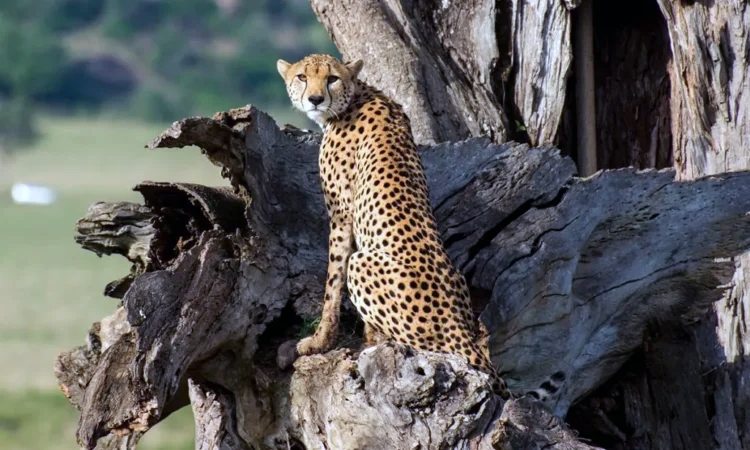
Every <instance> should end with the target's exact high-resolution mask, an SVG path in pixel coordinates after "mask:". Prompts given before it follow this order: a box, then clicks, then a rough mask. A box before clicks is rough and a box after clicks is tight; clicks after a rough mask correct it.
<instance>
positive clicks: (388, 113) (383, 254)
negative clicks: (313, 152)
mask: <svg viewBox="0 0 750 450" xmlns="http://www.w3.org/2000/svg"><path fill="white" fill-rule="evenodd" d="M361 68H362V62H361V61H357V62H353V63H347V64H343V63H341V62H339V61H338V60H337V59H335V58H333V57H331V56H328V55H310V56H308V57H306V58H304V59H303V60H301V61H299V62H297V63H295V64H290V63H287V62H285V61H283V60H280V61H279V63H278V69H279V73H280V74H281V75H282V77H283V78H284V80H285V82H286V86H287V91H288V93H289V97H290V98H291V100H292V103H293V105H294V106H295V107H296V108H298V109H300V110H302V111H303V112H305V113H306V114H307V115H308V117H310V118H311V119H313V120H315V121H316V122H318V123H319V124H320V125H321V127H323V130H324V135H323V142H322V144H321V149H320V159H319V163H320V177H321V181H322V185H323V191H324V193H325V200H326V207H327V209H328V214H329V217H330V238H329V243H328V245H329V262H328V277H327V283H326V291H325V301H324V305H323V316H322V318H321V321H320V324H319V326H318V329H317V331H316V332H315V334H314V335H313V336H310V337H308V338H305V339H303V340H302V341H300V342H299V344H298V346H297V351H298V353H299V354H302V355H308V354H312V353H321V352H325V351H327V350H330V349H331V348H332V347H333V346H334V345H335V341H336V331H337V326H338V320H339V309H340V305H341V298H342V289H343V287H344V280H346V285H347V286H346V287H347V288H348V291H349V296H350V298H351V300H352V303H353V304H354V305H355V307H356V308H357V311H358V312H359V314H360V315H361V317H362V319H363V320H364V321H365V323H366V328H365V331H366V333H365V334H366V342H367V343H369V344H372V343H374V342H375V341H376V340H377V337H378V336H385V337H389V338H392V339H394V340H396V341H398V342H401V343H403V344H406V345H409V346H412V347H415V348H418V349H422V350H429V351H436V352H446V353H458V354H462V355H464V356H466V357H467V358H468V360H469V363H470V364H471V365H472V366H474V367H475V368H477V369H479V370H482V371H485V372H487V373H489V374H490V375H491V376H492V378H493V382H494V383H493V384H494V389H495V390H496V391H497V392H498V393H500V394H501V395H502V396H503V397H508V392H507V390H506V388H505V383H504V382H503V380H502V379H501V378H500V377H499V376H498V375H497V374H496V372H495V370H494V368H493V367H492V364H491V362H490V358H489V351H488V347H487V335H486V330H484V327H483V326H481V325H480V322H479V321H477V320H476V319H475V318H474V315H473V312H472V309H471V304H470V300H469V290H468V288H467V285H466V281H465V280H464V277H463V276H462V275H461V273H459V272H458V270H456V268H455V267H454V265H453V263H452V262H451V260H450V258H449V256H448V254H447V252H446V251H445V248H444V246H443V244H442V241H441V239H440V237H439V235H438V231H437V226H436V223H435V218H434V216H433V212H432V208H431V206H430V202H429V193H428V189H427V183H426V181H425V175H424V170H423V168H422V162H421V159H420V156H419V153H418V152H417V148H416V145H415V144H414V139H413V137H412V132H411V125H410V123H409V118H408V117H407V116H406V114H404V112H403V109H402V107H401V106H400V105H399V104H397V103H395V102H394V101H392V100H390V99H389V98H387V97H386V96H385V95H384V94H383V93H382V92H381V91H379V90H377V89H375V88H373V87H371V86H369V85H367V84H365V83H364V82H362V81H360V80H358V79H357V75H358V73H359V71H360V69H361ZM320 97H322V98H320ZM311 99H312V101H311Z"/></svg>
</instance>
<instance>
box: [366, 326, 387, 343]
mask: <svg viewBox="0 0 750 450" xmlns="http://www.w3.org/2000/svg"><path fill="white" fill-rule="evenodd" d="M386 339H387V337H386V336H385V335H384V334H383V333H381V332H379V331H378V330H376V329H375V327H373V326H372V325H370V324H369V323H367V322H365V342H364V344H363V345H362V348H366V347H373V346H375V345H378V344H379V343H381V342H383V341H384V340H386Z"/></svg>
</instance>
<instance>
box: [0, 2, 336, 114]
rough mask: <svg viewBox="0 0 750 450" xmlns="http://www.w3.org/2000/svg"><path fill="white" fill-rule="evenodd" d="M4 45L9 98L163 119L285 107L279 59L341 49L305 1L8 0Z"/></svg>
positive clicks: (0, 92)
mask: <svg viewBox="0 0 750 450" xmlns="http://www.w3.org/2000/svg"><path fill="white" fill-rule="evenodd" d="M0 49H1V50H0V99H5V103H4V104H15V103H17V104H21V103H28V102H26V100H24V101H21V100H17V99H18V98H24V99H30V100H32V101H33V102H34V105H28V104H27V105H26V107H27V108H28V110H29V111H30V110H31V109H32V108H33V106H41V107H46V108H54V109H56V110H61V111H63V112H64V111H81V110H86V111H96V110H101V109H108V110H115V111H117V112H118V113H121V114H125V115H131V116H138V117H142V118H147V119H151V120H160V121H171V120H175V119H178V118H180V117H183V116H187V115H192V114H202V115H206V114H212V113H213V112H215V111H217V110H221V109H226V108H230V107H235V106H241V105H245V104H247V103H254V104H258V105H260V106H262V107H266V108H267V107H273V106H276V105H279V104H284V105H285V104H286V101H287V100H286V98H285V92H284V86H283V83H281V82H280V79H279V77H278V74H277V73H276V60H277V59H278V58H284V59H288V60H294V59H296V58H300V57H301V56H304V55H305V54H307V53H312V52H321V53H333V54H336V55H338V53H337V51H336V49H335V47H334V46H333V44H332V43H331V42H330V40H329V39H328V36H327V35H326V33H325V30H324V29H323V27H322V26H321V25H320V24H319V23H318V22H317V19H316V18H315V16H314V14H313V12H312V9H311V8H310V5H309V3H308V2H306V1H302V0H253V1H244V0H36V1H34V2H29V1H28V0H2V1H0ZM9 99H10V100H9ZM16 107H18V106H16ZM0 114H3V115H5V114H10V112H7V113H6V112H0ZM30 123H31V122H30Z"/></svg>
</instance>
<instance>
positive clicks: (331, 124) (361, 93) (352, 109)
mask: <svg viewBox="0 0 750 450" xmlns="http://www.w3.org/2000/svg"><path fill="white" fill-rule="evenodd" d="M376 98H380V99H381V100H388V98H387V97H386V96H385V94H384V93H383V92H382V91H381V90H379V89H377V88H375V87H373V86H370V85H369V84H367V83H365V82H364V81H361V80H356V81H355V86H354V94H353V95H352V99H351V100H350V101H349V104H348V106H347V107H346V108H345V109H344V110H343V111H342V112H341V113H339V114H338V117H331V118H329V119H328V120H327V121H326V122H325V124H324V125H323V129H324V130H326V129H328V128H335V127H336V126H338V125H341V124H343V123H345V122H346V121H345V120H342V119H344V118H346V117H351V116H354V115H356V112H357V110H358V109H359V108H361V107H362V105H363V104H364V103H367V102H368V101H371V100H374V99H376Z"/></svg>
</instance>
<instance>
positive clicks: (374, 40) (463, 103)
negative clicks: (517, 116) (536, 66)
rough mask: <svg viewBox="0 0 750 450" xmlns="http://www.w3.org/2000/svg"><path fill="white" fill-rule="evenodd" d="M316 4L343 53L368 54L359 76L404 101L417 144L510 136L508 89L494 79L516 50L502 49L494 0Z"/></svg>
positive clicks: (326, 0) (322, 0)
mask: <svg viewBox="0 0 750 450" xmlns="http://www.w3.org/2000/svg"><path fill="white" fill-rule="evenodd" d="M311 4H312V7H313V10H315V13H316V14H317V16H318V19H319V20H320V21H321V22H322V23H323V25H324V26H325V27H326V29H327V30H328V33H329V34H330V35H331V37H332V38H333V41H334V42H335V43H336V46H337V47H338V49H339V50H340V51H341V54H342V55H343V56H344V58H346V59H349V60H353V59H363V60H364V61H365V66H364V69H363V70H362V74H361V75H360V76H361V78H362V79H363V80H364V81H366V82H368V83H370V84H371V85H373V86H375V87H377V88H378V89H382V90H383V92H385V93H386V94H387V95H389V96H390V97H392V98H393V99H395V100H396V101H398V102H400V103H401V104H402V105H403V106H404V109H405V111H406V113H407V115H408V116H409V118H410V120H411V124H412V128H413V131H414V137H415V139H416V140H417V142H418V143H423V144H430V143H436V142H444V141H448V140H454V141H455V140H460V139H465V138H468V137H472V136H489V137H490V138H491V139H492V140H493V141H495V142H504V141H505V140H506V139H507V137H508V125H507V123H506V122H507V119H506V117H505V114H503V111H502V110H501V109H500V103H499V101H500V100H502V89H497V88H495V86H494V85H495V84H496V83H498V82H499V80H500V79H501V77H503V72H506V71H507V70H508V64H509V62H510V53H509V51H510V49H509V48H504V49H503V51H502V52H501V50H500V49H499V48H498V39H497V36H496V34H495V33H496V31H495V30H496V27H495V25H496V23H495V20H496V10H495V8H496V6H495V1H488V0H471V1H461V2H455V1H445V0H430V1H411V0H407V1H396V0H388V1H379V0H312V1H311ZM363 24H367V26H363ZM507 28H508V30H509V29H510V27H507ZM467 31H468V32H467ZM506 42H507V40H506ZM506 75H507V74H506ZM498 94H499V95H498Z"/></svg>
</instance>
